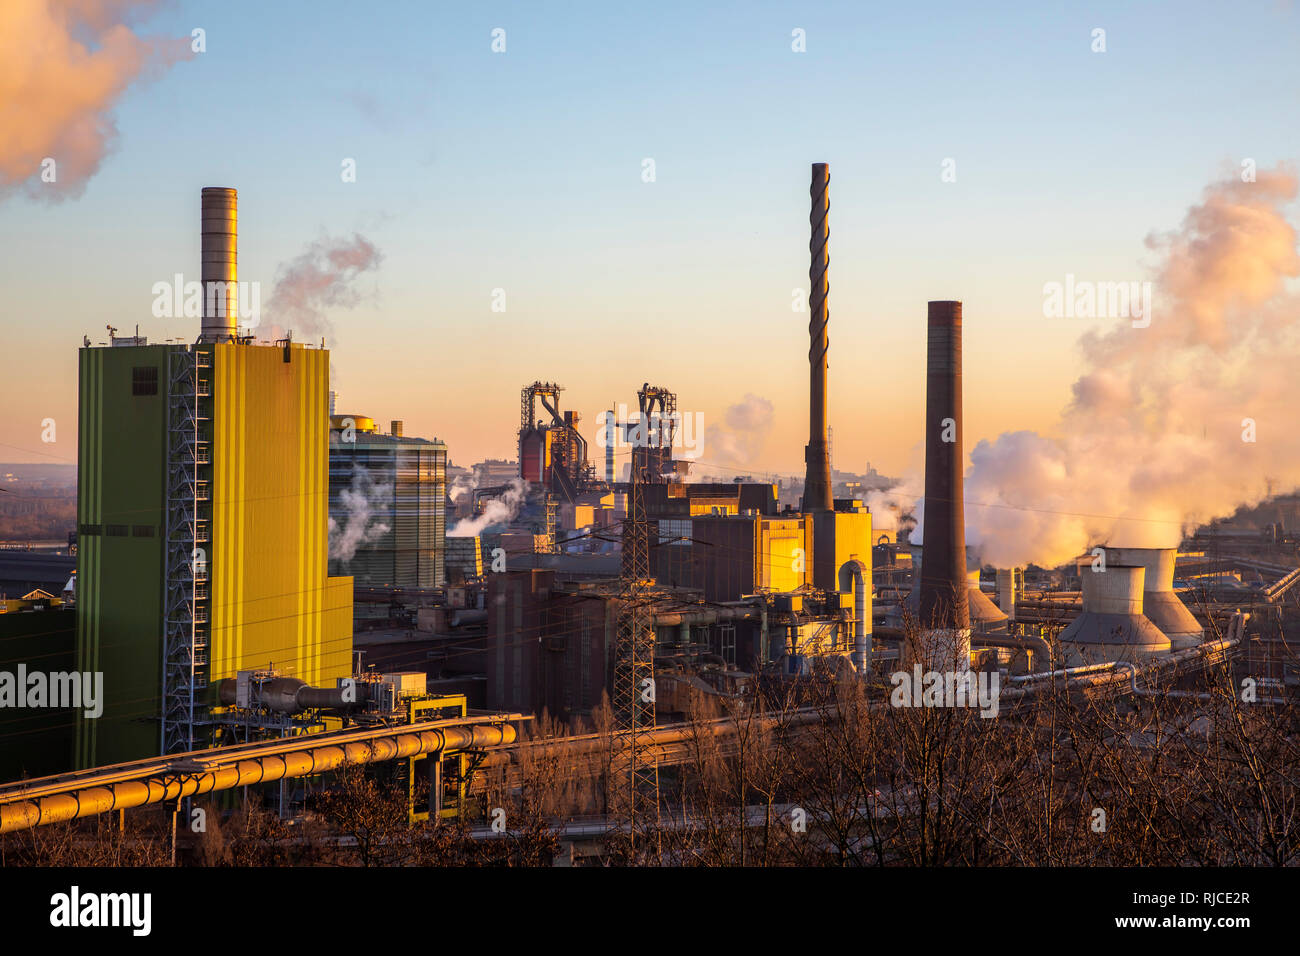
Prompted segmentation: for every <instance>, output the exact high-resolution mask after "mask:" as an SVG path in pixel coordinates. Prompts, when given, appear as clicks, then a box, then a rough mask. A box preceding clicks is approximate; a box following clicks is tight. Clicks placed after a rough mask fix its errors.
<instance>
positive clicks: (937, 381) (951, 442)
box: [917, 302, 970, 628]
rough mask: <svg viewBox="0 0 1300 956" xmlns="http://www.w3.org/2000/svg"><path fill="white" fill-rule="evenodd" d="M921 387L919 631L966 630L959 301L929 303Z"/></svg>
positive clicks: (967, 614)
mask: <svg viewBox="0 0 1300 956" xmlns="http://www.w3.org/2000/svg"><path fill="white" fill-rule="evenodd" d="M928 324H929V333H928V334H929V339H928V345H927V349H926V386H925V530H924V535H923V541H922V549H923V550H922V562H921V594H920V602H919V605H918V608H917V612H918V614H919V615H920V623H921V626H922V627H956V628H968V627H970V618H969V613H968V611H967V601H966V524H965V511H964V509H963V507H962V466H963V464H964V462H963V457H964V455H963V450H962V421H961V303H960V302H931V303H930V308H929V321H928Z"/></svg>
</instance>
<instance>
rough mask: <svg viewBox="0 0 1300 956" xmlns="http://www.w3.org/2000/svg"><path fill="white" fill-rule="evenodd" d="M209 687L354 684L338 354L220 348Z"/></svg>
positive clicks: (215, 384)
mask: <svg viewBox="0 0 1300 956" xmlns="http://www.w3.org/2000/svg"><path fill="white" fill-rule="evenodd" d="M212 351H213V363H212V441H211V455H212V506H211V522H212V526H211V548H212V553H211V554H210V555H209V556H208V561H209V575H210V579H211V582H212V591H211V604H210V607H211V631H210V633H211V650H210V656H209V660H210V669H209V677H208V679H209V681H210V682H215V681H218V680H221V679H222V678H225V677H234V676H235V675H236V673H237V672H238V671H240V670H251V669H257V668H266V667H274V668H276V669H277V670H279V671H281V672H282V673H284V674H286V675H289V676H293V677H297V678H299V679H300V680H304V681H306V682H307V683H308V684H311V685H313V686H330V685H332V684H333V683H334V681H335V678H338V677H347V676H348V675H349V674H351V672H352V637H351V635H352V578H351V577H329V576H327V573H326V567H327V563H328V553H329V444H328V442H329V353H328V352H327V351H325V350H323V349H313V348H305V347H303V346H301V345H290V346H289V347H288V348H283V347H280V346H258V345H240V344H219V345H214V346H212Z"/></svg>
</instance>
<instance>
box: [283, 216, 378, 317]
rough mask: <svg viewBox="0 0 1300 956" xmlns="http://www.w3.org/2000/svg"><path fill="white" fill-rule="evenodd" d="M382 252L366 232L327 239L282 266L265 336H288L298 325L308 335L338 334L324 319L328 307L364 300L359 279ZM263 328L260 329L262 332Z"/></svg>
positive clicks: (344, 306) (309, 247)
mask: <svg viewBox="0 0 1300 956" xmlns="http://www.w3.org/2000/svg"><path fill="white" fill-rule="evenodd" d="M382 261H383V255H382V254H381V253H380V252H379V250H378V249H376V248H375V246H374V244H373V243H371V242H370V241H369V240H367V239H366V238H365V237H364V236H361V235H359V234H355V233H354V234H353V236H352V238H351V239H332V238H328V237H326V238H323V239H318V240H316V241H315V242H313V243H311V245H309V246H308V247H307V248H306V249H305V250H303V252H302V253H301V254H299V255H298V256H297V257H296V258H295V259H293V260H292V261H290V262H289V263H288V264H287V265H283V266H281V267H280V271H279V273H278V274H277V275H276V280H275V289H274V290H273V291H272V293H271V301H270V303H269V307H268V312H269V314H270V315H271V316H273V317H274V325H273V326H271V327H270V331H269V332H262V333H261V334H262V337H264V338H277V339H278V338H283V337H284V330H285V329H293V330H294V331H295V332H297V333H300V335H301V337H303V338H316V337H317V336H321V335H329V334H331V333H332V332H333V328H332V327H331V325H330V323H329V320H328V319H327V318H326V317H325V309H326V308H336V307H342V308H348V309H350V308H353V307H355V306H356V305H357V304H358V303H360V301H361V293H360V292H358V291H357V289H356V285H355V283H356V279H357V278H358V277H359V276H360V275H361V274H362V273H364V272H369V271H370V270H372V269H376V268H378V267H379V263H380V262H382ZM259 331H261V330H259Z"/></svg>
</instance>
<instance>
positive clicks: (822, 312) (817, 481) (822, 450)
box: [803, 163, 833, 513]
mask: <svg viewBox="0 0 1300 956" xmlns="http://www.w3.org/2000/svg"><path fill="white" fill-rule="evenodd" d="M830 185H831V167H830V164H829V163H813V167H812V185H811V186H810V187H809V193H810V194H811V196H812V211H811V213H810V214H809V217H808V218H809V222H810V223H811V225H812V237H811V238H810V239H809V241H808V251H809V253H810V254H811V261H810V263H809V266H808V284H809V290H808V292H809V295H808V311H809V312H811V313H812V314H811V317H810V318H809V320H808V338H809V348H808V366H809V379H808V385H809V388H808V446H807V448H805V449H804V461H805V462H806V463H807V466H808V467H807V471H806V472H805V476H804V485H803V510H804V512H805V513H817V512H826V511H831V510H832V507H833V503H832V501H831V462H830V449H829V447H828V445H827V442H826V352H827V349H828V348H829V347H830V340H829V339H828V337H827V333H826V326H827V323H828V322H829V321H830V303H829V299H830V291H831V282H830V267H831V253H830V245H829V243H830V237H831V224H830V207H831V195H830Z"/></svg>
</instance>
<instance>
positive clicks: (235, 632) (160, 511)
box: [74, 339, 352, 767]
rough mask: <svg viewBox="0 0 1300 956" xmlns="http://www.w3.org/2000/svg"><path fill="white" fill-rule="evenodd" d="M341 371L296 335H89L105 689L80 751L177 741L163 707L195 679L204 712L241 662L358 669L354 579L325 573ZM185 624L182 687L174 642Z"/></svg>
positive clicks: (302, 673) (85, 566)
mask: <svg viewBox="0 0 1300 956" xmlns="http://www.w3.org/2000/svg"><path fill="white" fill-rule="evenodd" d="M124 342H125V343H126V344H123V343H124ZM177 369H188V372H187V373H186V374H178V373H177ZM328 380H329V353H328V352H327V351H325V350H323V349H312V348H306V347H303V346H301V345H296V344H290V343H288V342H284V343H282V345H276V346H267V345H253V344H246V343H245V342H237V341H226V342H221V343H216V342H213V343H205V344H201V345H194V346H190V345H170V344H169V345H146V344H143V343H141V342H139V341H137V340H134V339H131V340H117V341H116V342H115V343H113V345H112V346H111V347H108V348H98V347H87V348H83V349H82V350H81V357H80V438H79V454H78V479H79V481H78V509H77V510H78V519H77V520H78V533H79V534H78V536H79V551H78V573H77V580H78V592H79V593H78V601H77V648H76V657H77V668H78V669H79V670H85V671H99V672H103V674H104V698H105V703H104V712H103V715H102V716H101V717H100V718H99V719H97V720H90V719H83V718H81V717H78V719H77V724H76V731H75V744H74V746H75V756H74V762H75V764H76V766H78V767H87V766H95V765H102V764H106V763H114V762H120V761H125V760H130V759H135V758H139V757H144V756H149V755H152V754H156V753H159V752H162V751H163V750H164V749H171V748H170V747H169V746H168V745H167V744H165V743H164V741H163V735H162V733H161V728H160V722H165V721H166V719H167V718H166V717H165V712H166V711H168V709H169V708H170V707H173V705H174V704H175V702H176V700H177V699H179V697H183V696H184V694H185V693H188V694H189V698H190V701H191V702H192V708H193V709H192V710H191V711H190V712H188V713H187V714H186V715H185V717H184V719H186V720H189V719H191V718H192V720H193V721H194V722H196V723H201V722H202V717H203V713H204V711H205V708H206V706H207V703H208V702H207V701H206V697H205V694H206V688H207V687H208V685H210V684H211V683H213V682H215V681H216V680H219V679H221V678H224V677H233V676H234V675H235V674H236V673H237V672H238V671H240V670H243V669H251V668H267V667H275V668H277V669H279V670H281V671H283V672H284V673H286V674H291V675H293V676H295V677H299V678H300V679H302V680H306V681H308V682H309V683H313V684H316V683H321V682H332V681H333V680H334V679H335V678H337V677H345V676H347V675H348V674H350V673H351V658H352V642H351V633H352V582H351V580H350V579H348V578H345V577H330V576H329V575H328V570H327V549H328V513H327V508H328V497H329V495H328V493H329V487H328V472H327V467H326V462H327V441H328V419H327V387H328ZM178 409H187V410H188V411H186V413H185V414H183V415H182V414H181V413H179V412H178ZM180 458H183V459H184V461H183V462H181V463H178V461H179V459H180ZM178 475H182V476H183V477H184V478H185V480H184V481H183V482H178V480H177V476H178ZM178 489H183V491H178ZM180 498H184V499H185V500H178V499H180ZM178 509H179V510H178ZM178 514H180V515H182V516H183V520H179V521H178V518H177V515H178ZM178 555H180V556H182V557H183V556H185V555H188V556H189V560H188V561H183V560H180V559H178ZM178 582H181V585H183V586H180V587H178ZM177 594H180V595H181V596H182V600H179V601H178V600H177V599H176V595H177ZM186 633H188V634H189V635H190V646H189V648H184V649H183V650H184V651H185V652H186V653H188V654H190V655H191V656H192V665H188V664H187V665H186V666H185V667H183V668H181V669H183V670H187V671H188V675H189V684H188V686H186V687H184V688H181V691H180V694H179V697H178V689H177V687H176V677H175V675H176V673H178V670H177V664H176V658H175V655H174V654H173V651H174V647H172V645H171V644H169V642H171V641H174V639H175V637H176V635H178V634H181V635H184V634H186ZM169 635H170V636H169ZM165 661H170V663H171V668H170V670H169V669H168V667H166V666H165V664H164V662H165ZM173 717H174V714H173ZM173 723H174V720H173ZM195 744H196V745H199V741H198V740H197V739H196V741H195Z"/></svg>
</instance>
